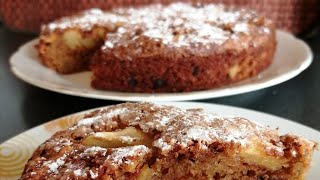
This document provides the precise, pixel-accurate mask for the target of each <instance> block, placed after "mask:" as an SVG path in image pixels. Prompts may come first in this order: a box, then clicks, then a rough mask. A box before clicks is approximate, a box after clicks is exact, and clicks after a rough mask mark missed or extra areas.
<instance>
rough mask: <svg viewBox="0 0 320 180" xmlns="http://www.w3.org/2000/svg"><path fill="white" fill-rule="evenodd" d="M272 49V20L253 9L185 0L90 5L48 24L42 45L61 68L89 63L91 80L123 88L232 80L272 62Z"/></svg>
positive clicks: (48, 60) (188, 86) (175, 88)
mask: <svg viewBox="0 0 320 180" xmlns="http://www.w3.org/2000/svg"><path fill="white" fill-rule="evenodd" d="M275 48H276V39H275V27H274V25H273V23H272V22H271V21H270V20H268V19H266V18H264V17H261V16H259V15H257V14H256V13H255V12H253V11H250V10H244V9H234V8H231V7H224V6H221V5H214V4H207V5H201V4H188V3H173V4H169V5H160V4H156V5H149V6H143V7H135V8H118V9H113V10H112V11H109V12H103V11H101V10H97V9H95V10H89V11H86V12H83V13H80V14H78V15H75V16H72V17H66V18H62V19H60V20H57V21H55V22H52V23H50V24H48V25H46V26H44V27H43V29H42V33H41V35H40V42H39V44H38V46H37V49H38V52H39V57H40V58H41V60H42V62H43V63H44V64H45V65H46V66H48V67H50V68H53V69H55V70H56V71H58V72H59V73H74V72H79V71H82V70H86V69H89V68H90V69H91V71H92V72H93V75H92V82H91V85H92V87H94V88H97V89H103V90H111V91H125V92H185V91H196V90H206V89H211V88H215V87H219V86H223V85H228V84H230V83H234V82H238V81H240V80H243V79H246V78H249V77H252V76H255V75H257V74H258V73H260V72H261V71H262V70H264V69H265V68H267V67H268V66H269V65H270V63H271V62H272V59H273V56H274V53H275ZM89 66H90V67H89Z"/></svg>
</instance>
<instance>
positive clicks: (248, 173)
mask: <svg viewBox="0 0 320 180" xmlns="http://www.w3.org/2000/svg"><path fill="white" fill-rule="evenodd" d="M315 148H316V143H315V142H312V141H309V140H307V139H304V138H302V137H300V136H296V135H291V134H286V135H279V134H278V132H277V130H272V129H269V128H265V127H262V126H260V125H257V124H255V123H253V122H251V121H249V120H247V119H244V118H240V117H220V116H216V115H214V114H208V113H205V112H204V111H203V110H201V109H188V110H184V109H180V108H177V107H173V106H164V105H155V104H150V103H125V104H119V105H116V106H110V107H106V108H103V109H101V110H96V111H94V112H91V113H89V114H87V115H86V116H85V117H84V119H82V120H80V121H79V122H78V123H76V124H75V125H74V126H73V127H70V128H69V129H67V130H64V131H60V132H57V133H56V134H54V135H53V136H52V137H51V138H50V139H49V140H47V141H46V142H45V143H43V144H42V145H40V146H39V147H38V148H37V150H36V151H35V152H34V154H33V156H32V157H31V158H30V159H29V161H28V163H27V165H26V166H25V169H24V172H23V175H22V177H21V178H20V179H45V178H50V179H138V180H146V179H255V180H256V179H282V180H297V179H304V177H305V174H306V172H307V169H308V168H309V166H310V161H311V157H312V153H313V151H314V150H315Z"/></svg>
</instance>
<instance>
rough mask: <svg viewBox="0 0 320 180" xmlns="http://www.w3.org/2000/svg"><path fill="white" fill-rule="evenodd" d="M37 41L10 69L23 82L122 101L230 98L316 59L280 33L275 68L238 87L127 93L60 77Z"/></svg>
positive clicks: (83, 77)
mask: <svg viewBox="0 0 320 180" xmlns="http://www.w3.org/2000/svg"><path fill="white" fill-rule="evenodd" d="M37 41H38V40H37V39H35V40H33V41H30V42H28V43H26V44H24V45H23V46H21V47H20V49H19V50H18V51H17V52H15V53H14V54H13V55H12V57H11V59H10V63H11V68H12V71H13V72H14V74H15V75H16V76H18V77H19V78H21V79H22V80H24V81H26V82H28V83H30V84H33V85H35V86H38V87H40V88H44V89H47V90H51V91H55V92H59V93H63V94H69V95H74V96H82V97H89V98H97V99H109V100H121V101H182V100H195V99H206V98H214V97H222V96H229V95H234V94H240V93H245V92H250V91H254V90H258V89H262V88H266V87H270V86H273V85H276V84H279V83H282V82H284V81H287V80H289V79H291V78H293V77H295V76H297V75H298V74H299V73H301V72H302V71H303V70H305V69H306V68H307V67H308V66H309V65H310V64H311V62H312V59H313V55H312V52H311V50H310V48H309V47H308V45H307V44H306V43H304V42H303V41H301V40H299V39H297V38H295V37H294V36H292V35H291V34H289V33H286V32H283V31H277V42H278V46H277V50H276V54H275V58H274V61H273V63H272V65H271V66H270V67H269V68H268V69H266V70H265V71H263V72H262V73H260V74H259V75H258V76H256V77H253V78H251V79H247V80H244V81H241V82H239V83H236V84H232V85H229V86H224V87H221V88H215V89H210V90H204V91H194V92H187V93H154V94H152V93H126V92H115V91H101V90H96V89H93V88H91V87H90V77H91V72H83V73H76V74H72V75H61V74H57V73H56V72H55V71H53V70H51V69H48V68H47V67H44V66H43V65H42V64H41V63H39V60H38V57H37V53H36V50H35V48H34V45H35V44H36V43H37Z"/></svg>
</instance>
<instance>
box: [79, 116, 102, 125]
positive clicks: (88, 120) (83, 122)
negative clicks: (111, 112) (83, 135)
mask: <svg viewBox="0 0 320 180" xmlns="http://www.w3.org/2000/svg"><path fill="white" fill-rule="evenodd" d="M101 118H102V117H101V116H95V117H91V118H85V119H82V120H80V121H79V122H78V123H77V126H81V125H91V124H92V123H94V122H95V121H97V120H99V119H101Z"/></svg>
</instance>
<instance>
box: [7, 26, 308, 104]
mask: <svg viewBox="0 0 320 180" xmlns="http://www.w3.org/2000/svg"><path fill="white" fill-rule="evenodd" d="M277 33H278V34H279V35H280V36H287V37H288V38H290V39H293V40H294V41H296V43H297V44H299V46H301V47H302V46H303V49H304V50H305V52H306V54H307V57H306V58H305V59H304V60H303V61H302V62H301V64H300V66H299V67H298V68H297V69H295V70H290V71H289V72H286V73H282V74H280V75H277V76H276V77H274V78H272V79H270V80H268V81H266V82H260V83H253V84H252V83H251V84H250V83H249V84H243V85H239V86H236V87H232V88H230V87H229V86H225V87H221V88H213V89H208V90H202V91H192V92H182V93H131V92H119V91H104V90H96V89H94V91H96V92H93V93H92V92H88V91H81V90H74V88H71V89H69V88H62V87H61V85H59V87H58V86H57V85H56V84H51V83H47V82H44V81H40V80H37V79H34V78H31V77H29V76H28V75H26V74H24V73H23V72H21V71H20V70H19V68H17V67H16V66H15V61H16V60H15V59H17V58H15V57H16V56H18V55H20V54H19V53H20V51H21V49H22V48H24V47H26V46H27V45H28V44H30V43H33V42H34V41H37V40H38V38H36V39H33V40H30V41H28V42H26V43H24V44H23V45H21V46H20V47H19V49H18V50H17V51H15V52H14V53H13V54H12V55H11V57H10V69H11V71H12V72H13V74H15V75H16V76H17V77H18V78H19V79H21V80H23V81H25V82H27V83H29V84H31V85H33V86H36V87H39V88H42V89H46V90H49V91H52V92H56V93H61V94H66V95H72V96H78V97H85V98H93V99H101V100H117V101H148V102H152V101H166V102H168V101H188V100H201V99H209V98H217V97H227V96H231V95H236V94H243V93H247V92H252V91H257V90H261V89H264V88H267V87H272V86H275V85H277V84H280V83H283V82H285V81H288V80H290V79H292V78H294V77H296V76H297V75H299V74H300V73H302V72H303V71H304V70H305V69H307V68H308V67H309V66H310V65H311V63H312V61H313V57H314V55H313V53H312V50H311V48H310V47H309V46H308V44H306V43H305V42H304V41H303V40H301V39H299V38H297V37H295V36H294V35H292V34H290V33H288V32H285V31H281V30H277ZM48 70H50V69H48ZM97 92H101V94H100V93H97Z"/></svg>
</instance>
